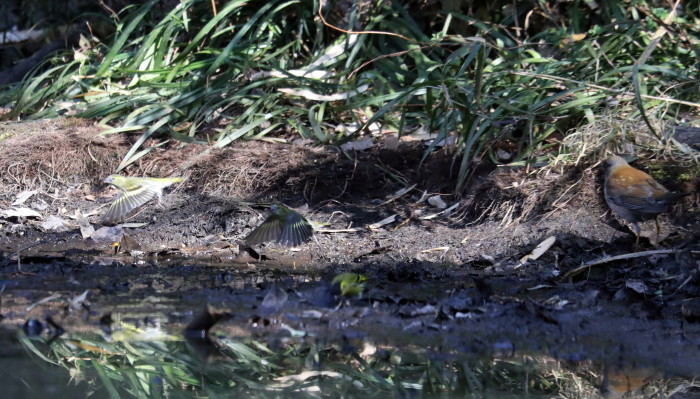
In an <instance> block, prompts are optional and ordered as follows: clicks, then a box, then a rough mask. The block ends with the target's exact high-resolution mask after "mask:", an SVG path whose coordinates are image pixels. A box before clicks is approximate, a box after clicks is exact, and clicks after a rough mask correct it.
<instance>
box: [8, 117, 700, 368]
mask: <svg viewBox="0 0 700 399" xmlns="http://www.w3.org/2000/svg"><path fill="white" fill-rule="evenodd" d="M99 133H100V128H98V127H96V126H94V125H93V124H91V123H90V122H86V121H82V120H77V119H58V120H51V121H37V122H31V123H22V124H5V125H2V126H0V149H1V150H0V211H2V210H7V209H10V208H12V207H13V205H12V203H13V201H15V200H16V198H17V196H18V195H19V194H20V193H22V192H23V191H27V190H37V193H36V194H34V195H32V196H31V197H30V198H29V199H28V200H26V201H25V203H24V204H22V205H18V206H17V207H29V208H31V209H34V210H36V211H38V212H39V213H41V215H42V218H36V217H34V218H31V217H5V218H4V219H2V218H0V271H1V273H2V281H3V284H4V285H3V287H4V291H3V293H2V309H0V312H2V313H3V314H4V315H5V316H6V317H5V320H4V321H3V324H4V325H5V326H10V325H14V326H18V325H20V324H22V323H23V322H24V320H26V319H27V318H29V317H37V313H40V312H44V314H48V313H50V314H54V313H57V314H58V313H60V312H59V310H57V309H55V308H43V309H41V310H37V308H33V310H31V311H25V310H23V309H25V307H26V306H27V305H28V304H31V303H34V302H35V301H37V300H39V299H41V298H43V297H45V296H47V295H50V294H53V293H58V294H59V295H60V296H61V297H65V298H69V297H75V296H77V295H79V294H80V293H82V292H83V291H85V290H89V303H90V311H89V313H88V316H87V318H88V320H92V321H94V320H95V319H96V318H98V317H99V316H100V315H103V314H105V313H107V312H112V311H115V309H117V308H120V307H123V306H129V307H130V308H129V309H130V311H132V312H138V311H140V312H143V313H148V312H155V311H156V309H157V311H158V312H160V313H162V314H163V315H164V317H166V318H178V317H179V318H182V317H185V318H187V316H182V315H183V314H184V315H190V316H191V314H192V313H193V312H194V311H195V310H197V309H201V308H202V307H203V306H204V305H205V304H210V305H215V306H216V307H218V308H220V309H224V311H227V312H229V313H231V314H235V316H234V317H233V320H232V321H230V322H229V323H236V324H235V325H244V326H248V327H249V328H250V333H254V332H255V333H263V334H264V333H270V334H272V330H273V329H274V328H275V326H279V325H280V323H285V324H286V325H292V326H293V327H294V328H298V329H303V330H306V331H316V332H323V333H324V334H331V335H332V334H336V335H337V334H340V335H343V334H345V335H347V334H349V331H352V332H353V333H356V334H360V335H361V336H362V337H365V338H367V339H373V340H379V341H389V342H392V343H395V344H399V343H403V344H411V343H416V342H429V343H430V345H431V347H432V348H434V349H435V348H451V349H456V350H458V351H462V352H465V353H477V352H490V351H494V350H499V349H500V350H502V349H504V348H507V349H508V348H509V350H513V351H515V350H519V351H525V352H545V353H549V354H551V355H553V356H556V357H557V358H560V359H564V360H572V361H580V360H584V359H588V360H592V361H596V362H600V363H605V364H610V363H615V364H616V365H617V366H619V367H623V366H626V365H629V364H634V365H635V366H640V367H646V368H651V369H653V370H656V371H658V372H659V373H662V374H664V373H665V375H673V376H680V377H688V378H692V377H696V376H700V360H699V359H700V356H698V355H700V351H699V350H698V344H700V325H699V324H698V323H697V322H698V320H700V299H698V297H700V276H698V271H699V270H700V269H698V266H699V264H698V259H699V258H700V242H699V241H698V237H699V236H700V217H699V214H698V209H697V200H698V196H697V194H694V195H692V196H689V197H686V198H685V199H684V200H683V202H681V203H680V204H678V205H677V206H676V207H674V209H672V210H671V211H670V212H669V213H668V214H666V215H663V216H662V218H660V219H661V220H662V226H663V233H662V237H663V240H662V241H661V242H660V243H659V245H658V247H656V246H653V245H652V244H651V243H650V241H649V240H648V239H642V240H641V245H640V248H637V251H635V248H634V242H635V239H634V236H633V235H632V233H631V232H630V230H629V229H628V228H627V227H626V226H624V225H623V224H620V223H619V222H618V221H617V220H616V219H615V218H614V217H613V216H611V215H610V212H609V211H608V209H607V207H606V205H605V203H604V200H603V199H602V193H601V170H600V168H599V167H598V166H597V165H588V164H580V165H577V166H571V167H566V168H564V169H563V170H556V169H553V168H546V169H545V168H542V169H524V168H520V169H518V168H508V167H496V166H495V165H491V164H489V163H488V162H484V163H483V164H481V165H479V166H478V167H477V168H476V171H475V172H474V173H473V176H472V178H471V180H470V183H469V185H468V188H467V189H466V190H465V192H464V194H463V195H462V196H461V197H456V196H454V195H452V194H451V192H452V189H453V187H454V184H455V175H456V172H455V170H454V169H455V167H454V164H453V158H452V156H451V154H449V153H447V151H446V150H445V151H442V150H441V151H438V152H435V153H433V154H431V155H430V156H428V157H427V158H426V159H425V160H424V161H423V162H422V163H421V159H422V157H423V154H424V148H425V147H424V146H423V145H422V144H421V143H417V142H404V141H398V142H397V141H395V140H387V141H380V142H378V143H376V145H375V146H374V147H373V148H371V149H369V150H366V151H363V152H353V153H343V152H342V151H340V150H339V149H338V148H337V147H332V146H313V145H309V144H306V143H304V142H302V141H291V143H280V142H273V141H272V140H271V141H269V142H265V141H247V142H246V141H244V142H240V143H237V144H236V145H234V146H231V147H228V148H224V149H214V148H210V147H207V146H205V145H197V144H190V145H186V146H182V145H180V144H178V143H174V142H170V143H168V144H166V145H165V146H162V147H157V148H154V149H153V150H152V151H151V152H150V153H148V154H147V155H145V156H144V157H143V158H141V159H139V160H138V161H136V162H135V163H134V164H133V165H131V166H129V167H128V168H127V169H126V174H129V175H137V176H151V177H167V176H183V177H185V178H186V181H185V182H184V183H182V184H180V185H177V186H175V187H173V188H172V189H169V190H168V192H167V195H166V197H165V205H164V207H159V206H157V205H155V204H149V205H148V206H146V207H144V208H143V210H142V211H140V212H138V213H137V214H136V215H134V216H132V217H131V218H130V219H129V220H128V222H130V223H146V224H145V225H144V226H142V227H139V228H130V229H126V236H125V238H124V239H123V240H122V247H121V248H120V249H117V250H116V251H115V249H114V247H113V246H112V245H111V243H109V242H96V241H94V240H93V239H83V238H82V235H81V232H80V229H79V227H78V224H79V222H78V220H79V219H80V217H81V216H80V215H83V216H85V217H87V219H88V220H89V221H90V222H91V224H92V225H94V227H95V228H99V227H100V226H99V217H100V215H101V214H102V213H103V212H104V211H105V209H106V208H105V207H106V205H107V204H108V203H109V201H110V200H111V199H112V198H113V196H114V195H115V194H116V192H115V191H114V190H112V189H110V188H108V187H106V185H104V184H101V181H102V180H103V179H104V177H105V176H107V175H109V174H111V173H113V171H114V170H115V169H116V168H117V167H118V165H119V162H120V161H121V160H122V158H123V157H124V155H125V154H126V153H127V151H128V150H129V148H130V147H131V145H132V143H131V139H132V137H129V136H128V135H113V136H100V135H99ZM155 144H156V143H155V141H154V142H150V143H146V147H148V146H151V145H155ZM640 164H642V165H643V164H644V162H640V163H639V164H638V165H637V166H638V167H641V166H642V165H640ZM661 166H662V167H661V169H662V170H669V168H663V165H661ZM671 166H673V165H671ZM657 167H658V165H657ZM670 169H671V170H675V169H672V168H670ZM685 170H687V169H685ZM661 181H662V183H663V184H664V185H666V187H668V188H669V189H672V190H674V191H689V192H694V193H697V181H698V180H697V176H692V177H691V178H690V179H686V180H685V181H679V180H678V177H677V176H674V175H673V174H672V173H671V174H667V175H666V176H665V179H663V180H661ZM406 188H411V189H410V190H408V191H407V192H405V193H403V192H401V190H402V189H406ZM435 195H439V196H440V197H441V198H442V199H443V200H444V202H445V203H446V204H447V206H452V205H454V204H458V205H457V206H456V207H455V208H454V209H453V210H452V211H450V212H445V213H439V212H440V211H441V209H438V208H436V207H434V206H432V205H430V204H429V203H428V201H427V200H426V198H427V197H431V196H435ZM272 201H274V202H281V203H284V204H286V205H288V206H291V207H294V208H296V209H298V210H300V211H301V212H302V213H304V214H305V215H306V216H307V217H308V218H309V219H313V220H315V221H319V222H326V223H328V225H326V226H324V228H323V230H322V231H321V232H318V233H317V234H315V236H314V240H313V241H311V242H310V243H308V244H305V245H303V246H301V247H300V248H298V249H294V250H292V249H289V248H285V247H279V246H276V245H263V246H261V247H256V248H253V249H249V248H246V247H245V246H243V245H242V239H243V238H244V237H245V236H246V235H247V234H248V233H249V232H250V231H251V230H252V229H253V228H254V227H255V226H256V225H258V224H259V223H260V222H261V221H262V220H263V218H264V217H266V212H267V211H266V210H265V208H264V207H257V206H255V205H254V204H257V203H265V202H272ZM50 215H54V216H58V217H60V218H61V219H63V220H65V221H66V223H67V226H66V227H65V228H64V229H63V231H55V230H46V227H42V224H43V223H44V222H45V221H46V219H47V217H49V216H50ZM392 215H396V217H395V221H394V222H392V223H388V224H386V225H383V226H381V227H375V228H370V227H368V226H370V225H372V224H374V223H377V222H380V221H381V220H383V219H385V218H387V217H390V216H392ZM353 229H355V230H353ZM644 229H645V231H647V232H649V231H652V230H654V224H653V222H650V223H647V224H645V227H644ZM351 230H353V231H351ZM550 236H554V237H555V238H556V242H555V243H554V245H553V246H552V247H551V248H550V249H549V250H547V251H546V252H545V253H544V254H543V255H542V256H541V257H539V258H538V259H536V260H530V261H528V262H526V263H525V264H522V263H521V262H520V259H521V258H522V257H523V256H525V255H527V254H529V253H530V252H531V251H532V250H533V249H534V248H535V247H536V246H537V245H538V244H539V243H540V242H542V241H543V240H545V239H546V238H547V237H550ZM644 251H651V252H648V253H646V252H644ZM640 253H641V254H640ZM611 256H622V259H620V260H611V261H602V262H601V263H599V264H596V265H593V266H591V267H590V268H587V269H580V270H579V272H576V273H573V272H572V271H573V270H577V268H580V266H582V265H583V264H585V263H586V262H592V261H596V260H601V259H606V258H608V257H611ZM625 256H626V257H625ZM347 271H351V272H355V273H362V274H364V275H366V276H367V278H368V282H367V285H366V289H365V292H364V294H363V295H362V296H361V297H360V298H351V299H344V298H338V297H334V296H332V295H331V296H329V294H328V292H329V291H328V286H329V281H330V280H331V279H332V277H333V276H334V275H337V274H338V273H341V272H347ZM277 286H279V287H283V289H284V290H286V292H287V293H288V294H289V297H288V299H287V300H286V301H285V302H284V303H281V304H279V306H276V307H275V308H274V309H266V308H264V307H262V305H261V301H262V300H263V298H265V296H266V294H267V293H268V292H269V291H270V290H271V289H272V287H277ZM154 297H156V298H160V300H159V305H158V306H157V307H154V305H153V303H155V301H153V300H149V301H148V302H147V303H148V304H147V305H144V302H143V300H144V298H154ZM135 298H136V299H135ZM137 299H138V300H137ZM310 309H313V310H318V311H320V312H321V314H322V316H321V317H320V318H318V319H313V320H309V319H308V318H304V317H302V316H301V315H302V312H303V311H305V310H310ZM61 314H62V313H61ZM176 315H177V316H176ZM57 318H59V319H61V320H64V318H68V316H65V315H63V316H60V317H58V316H57ZM261 320H265V321H266V323H262V325H264V326H265V327H260V326H261V323H260V321H261ZM64 322H65V323H67V321H66V320H64ZM89 323H90V322H89V321H88V324H89ZM230 325H233V324H229V326H230ZM261 328H262V332H261V330H260V329H261Z"/></svg>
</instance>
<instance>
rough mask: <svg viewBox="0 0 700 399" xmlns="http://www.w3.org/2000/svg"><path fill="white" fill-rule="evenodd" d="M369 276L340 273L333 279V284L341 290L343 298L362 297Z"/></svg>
mask: <svg viewBox="0 0 700 399" xmlns="http://www.w3.org/2000/svg"><path fill="white" fill-rule="evenodd" d="M365 281H367V276H365V275H364V274H357V273H340V274H339V275H337V276H335V277H333V280H332V281H331V284H332V286H333V287H337V289H340V295H342V296H362V293H363V292H364V290H365Z"/></svg>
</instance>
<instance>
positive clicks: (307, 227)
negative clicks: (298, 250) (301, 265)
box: [245, 204, 314, 247]
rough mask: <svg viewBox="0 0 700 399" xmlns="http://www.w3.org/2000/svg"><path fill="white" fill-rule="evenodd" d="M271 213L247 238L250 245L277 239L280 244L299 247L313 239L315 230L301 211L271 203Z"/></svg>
mask: <svg viewBox="0 0 700 399" xmlns="http://www.w3.org/2000/svg"><path fill="white" fill-rule="evenodd" d="M270 212H272V215H270V216H269V217H268V218H267V219H265V221H264V222H263V223H262V224H261V225H260V226H258V227H256V228H255V230H253V231H252V232H251V233H250V234H248V236H247V237H246V238H245V241H246V243H248V245H257V244H262V243H263V242H267V241H276V242H277V243H278V244H281V245H286V246H289V247H297V246H299V245H301V244H303V243H305V242H307V241H309V240H310V239H311V236H312V235H313V233H314V230H313V228H312V226H311V224H310V223H309V222H308V221H307V220H306V218H305V217H303V216H302V215H301V214H300V213H299V212H297V211H293V210H291V209H289V208H287V207H286V206H284V205H282V204H272V205H270Z"/></svg>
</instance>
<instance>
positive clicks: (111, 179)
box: [102, 176, 114, 184]
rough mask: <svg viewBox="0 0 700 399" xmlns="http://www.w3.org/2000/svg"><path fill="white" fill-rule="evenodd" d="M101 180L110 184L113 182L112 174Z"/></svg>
mask: <svg viewBox="0 0 700 399" xmlns="http://www.w3.org/2000/svg"><path fill="white" fill-rule="evenodd" d="M102 182H103V183H109V184H112V183H114V178H113V177H112V176H107V178H106V179H104V180H103V181H102Z"/></svg>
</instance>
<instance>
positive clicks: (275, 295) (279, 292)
mask: <svg viewBox="0 0 700 399" xmlns="http://www.w3.org/2000/svg"><path fill="white" fill-rule="evenodd" d="M287 298H288V295H287V291H285V290H283V289H282V288H280V287H278V286H277V285H273V286H272V288H270V290H269V291H268V292H267V294H266V295H265V298H264V299H263V301H262V305H263V307H266V308H272V309H275V310H277V309H279V308H281V307H282V306H284V304H285V303H287Z"/></svg>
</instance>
